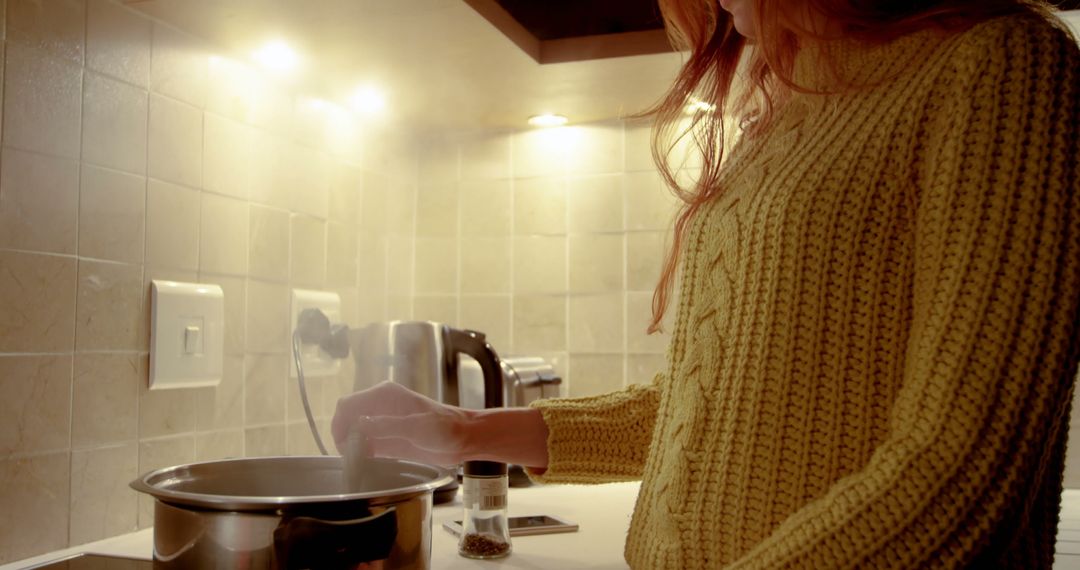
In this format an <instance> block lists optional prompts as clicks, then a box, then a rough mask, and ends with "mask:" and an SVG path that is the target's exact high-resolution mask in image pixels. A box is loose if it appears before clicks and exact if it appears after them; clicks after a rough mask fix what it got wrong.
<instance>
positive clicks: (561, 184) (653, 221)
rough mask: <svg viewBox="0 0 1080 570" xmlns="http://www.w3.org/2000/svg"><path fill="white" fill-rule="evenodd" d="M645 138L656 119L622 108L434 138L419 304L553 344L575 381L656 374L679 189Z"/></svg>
mask: <svg viewBox="0 0 1080 570" xmlns="http://www.w3.org/2000/svg"><path fill="white" fill-rule="evenodd" d="M648 145H649V128H648V127H647V126H642V125H634V124H624V123H623V122H621V121H612V122H606V123H599V124H590V125H582V126H574V127H565V128H559V129H547V130H522V131H517V132H501V133H490V132H488V133H472V134H460V135H444V136H438V137H432V138H430V139H428V140H426V141H425V142H424V148H423V149H422V151H421V158H420V176H419V193H418V196H419V203H418V205H417V225H416V301H415V317H416V318H424V319H431V320H438V321H443V322H448V323H453V324H455V325H457V326H461V327H468V328H473V329H477V330H481V331H484V332H486V333H487V334H488V337H489V338H490V339H491V341H492V344H493V345H494V346H495V348H496V350H497V351H498V352H499V353H500V354H504V355H513V354H520V355H525V354H528V355H541V356H544V357H547V358H549V359H550V360H551V361H553V362H554V364H555V367H556V369H557V370H558V371H559V372H560V373H561V374H562V376H563V379H564V387H565V391H566V393H567V394H569V395H585V394H594V393H598V392H603V391H608V390H613V389H618V388H621V387H623V386H624V385H626V384H627V383H635V382H636V383H640V382H648V381H650V380H651V379H652V377H653V375H654V374H655V373H656V372H657V371H659V370H660V369H661V368H662V367H663V364H664V351H665V350H666V348H667V337H666V335H662V334H661V335H646V334H645V329H646V327H647V325H648V321H649V316H650V314H651V309H650V303H651V299H652V290H653V287H654V286H655V284H656V279H657V277H658V275H659V267H660V264H661V260H662V257H663V254H664V251H665V250H664V248H665V243H666V242H665V240H666V239H667V236H668V234H669V230H670V223H671V219H672V215H673V213H674V211H675V206H676V202H675V199H674V198H673V197H672V196H671V194H670V193H668V192H667V191H666V190H665V189H664V187H663V184H662V182H661V180H660V177H659V175H658V174H657V173H656V170H655V167H654V166H653V163H652V158H651V154H650V151H649V146H648ZM690 166H691V167H692V166H693V164H690Z"/></svg>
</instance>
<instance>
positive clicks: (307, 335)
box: [296, 309, 330, 344]
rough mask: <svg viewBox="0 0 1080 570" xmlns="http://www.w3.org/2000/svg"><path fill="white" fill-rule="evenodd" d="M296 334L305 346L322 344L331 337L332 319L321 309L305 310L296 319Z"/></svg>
mask: <svg viewBox="0 0 1080 570" xmlns="http://www.w3.org/2000/svg"><path fill="white" fill-rule="evenodd" d="M296 333H297V334H298V335H300V342H302V343H304V344H320V343H322V342H323V341H325V340H326V338H327V337H329V336H330V319H329V317H327V316H326V314H325V313H323V312H322V311H320V310H319V309H304V310H303V311H300V316H299V317H297V319H296Z"/></svg>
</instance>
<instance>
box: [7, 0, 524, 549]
mask: <svg viewBox="0 0 1080 570" xmlns="http://www.w3.org/2000/svg"><path fill="white" fill-rule="evenodd" d="M0 15H6V25H4V24H3V23H0V55H2V57H0V64H2V65H0V78H2V81H3V91H2V94H3V104H2V111H3V115H2V119H3V120H2V130H0V138H2V144H0V511H3V513H4V520H5V521H9V522H10V521H20V523H19V524H3V525H0V563H5V562H9V561H12V560H18V559H21V558H24V557H27V556H31V555H35V554H39V553H42V552H46V551H49V550H55V549H58V548H61V547H65V546H68V545H75V544H80V543H84V542H88V541H93V540H97V539H101V538H104V537H108V536H112V535H116V534H120V533H123V532H127V531H131V530H134V529H136V528H138V527H144V526H147V525H148V524H150V523H151V522H152V521H151V518H150V517H151V512H150V507H151V502H150V501H149V500H147V499H146V498H145V497H143V498H139V497H137V496H136V494H135V493H134V492H133V491H131V490H130V489H129V488H128V487H127V484H128V482H129V481H131V480H132V479H134V478H135V477H136V476H137V474H139V473H142V472H145V471H147V470H149V469H152V468H155V467H162V466H167V465H173V464H177V463H181V462H187V461H192V460H196V459H199V460H204V459H214V458H222V457H230V456H244V455H247V456H252V455H264V454H282V453H311V452H315V451H316V450H315V446H314V443H313V441H312V438H311V435H310V433H309V432H308V429H307V426H306V421H305V420H304V417H303V414H302V411H300V410H301V408H300V406H299V404H298V402H299V398H298V397H297V395H296V389H295V386H294V382H295V381H294V380H291V379H290V378H289V372H288V371H289V362H288V335H289V330H288V326H289V325H288V303H289V298H290V297H289V295H290V293H289V292H290V289H291V288H292V287H296V286H300V287H304V288H315V289H323V290H329V291H335V292H337V293H339V294H340V295H341V297H342V308H343V313H344V315H345V317H346V319H347V320H348V321H349V322H353V323H355V322H365V321H368V320H382V319H385V318H388V317H394V316H400V317H408V316H411V312H412V288H413V276H414V267H413V247H414V239H413V235H414V218H415V210H416V196H415V195H416V184H415V181H416V176H417V161H416V158H415V156H416V153H415V151H414V150H413V149H414V148H415V145H414V144H412V143H410V142H409V140H408V138H407V137H405V136H400V135H397V134H395V133H381V134H378V138H379V141H380V142H379V145H378V147H377V148H375V150H374V151H373V150H369V149H367V148H365V144H364V140H365V139H367V138H370V137H372V136H374V135H375V133H374V132H372V131H370V130H369V129H367V128H366V127H364V126H363V125H360V124H356V123H355V122H349V121H348V120H343V119H342V115H341V114H340V113H338V114H337V115H334V116H326V115H325V113H326V111H325V109H324V108H320V107H318V106H316V105H312V104H310V103H309V102H308V101H307V100H306V99H305V98H303V97H302V96H300V95H299V94H296V93H292V92H290V91H288V90H286V89H284V88H283V87H280V86H278V85H277V84H275V83H273V82H272V81H271V80H269V79H267V78H265V77H262V76H261V75H260V74H259V73H258V72H257V71H255V70H254V69H252V68H250V67H248V66H246V65H244V64H241V63H238V62H236V61H233V60H230V59H228V58H226V57H224V56H223V55H221V54H218V53H216V52H215V49H214V48H213V47H212V46H210V45H209V44H207V43H205V42H202V41H200V40H198V39H197V38H193V37H191V36H188V35H186V34H184V33H183V32H181V31H178V30H175V29H172V28H169V27H167V26H164V25H162V24H160V23H156V22H152V21H150V20H148V19H146V18H144V17H142V16H140V15H139V14H137V13H135V12H132V11H129V10H127V9H126V8H124V7H123V6H122V5H121V4H120V3H119V2H114V1H110V0H49V1H47V2H41V1H39V0H7V1H6V6H5V3H4V2H3V1H0ZM346 119H347V117H346ZM495 191H496V189H491V190H490V192H495ZM503 257H505V258H506V261H505V262H506V263H508V259H509V250H508V249H507V252H506V253H505V255H504V256H503ZM415 273H418V274H420V275H422V276H423V277H422V278H423V279H431V272H430V271H420V272H415ZM158 278H161V279H178V280H185V281H201V282H209V283H217V284H219V285H221V287H222V288H223V289H224V291H225V311H226V334H225V354H226V356H225V364H224V378H223V380H222V383H221V385H220V386H219V387H217V388H208V389H197V390H193V389H189V390H174V391H165V392H162V391H155V392H150V391H149V390H147V388H146V386H147V374H148V372H147V370H148V350H149V336H150V332H149V302H148V301H149V300H148V290H149V286H148V285H149V281H150V280H151V279H158ZM484 310H486V309H481V312H483V311H484ZM344 368H345V369H344V370H343V372H342V374H341V377H340V378H327V379H311V380H310V381H309V383H310V384H309V385H310V390H311V398H312V401H313V403H314V407H315V409H316V412H317V414H318V415H319V416H320V419H321V422H322V423H323V424H324V426H325V424H326V423H327V421H328V415H329V414H330V413H332V411H333V404H334V402H335V401H336V399H337V398H338V397H339V396H340V395H341V394H342V393H343V392H344V391H345V390H347V389H348V388H349V387H350V386H351V377H350V375H349V368H350V367H349V366H348V365H346V366H345V367H344Z"/></svg>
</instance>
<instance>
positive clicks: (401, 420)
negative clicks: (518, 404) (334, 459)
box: [330, 381, 548, 469]
mask: <svg viewBox="0 0 1080 570" xmlns="http://www.w3.org/2000/svg"><path fill="white" fill-rule="evenodd" d="M330 427H331V431H332V432H333V434H334V443H335V445H337V448H338V450H339V451H343V450H344V449H345V445H346V439H347V438H348V437H349V433H350V432H351V431H352V430H357V431H358V432H359V434H361V435H363V436H364V437H366V438H367V442H366V443H367V450H368V453H370V454H371V455H373V456H375V457H393V458H397V459H409V460H413V461H420V462H423V463H434V464H437V465H456V464H458V463H461V462H463V461H471V460H484V461H499V462H503V463H516V464H518V465H525V466H527V467H533V468H536V469H543V468H546V467H547V463H548V456H547V437H548V428H547V424H546V423H544V418H543V416H542V415H541V413H540V411H539V410H534V409H530V408H497V409H491V410H465V409H461V408H456V407H454V406H448V405H446V404H443V403H440V402H436V401H435V400H432V399H431V398H427V397H424V396H421V395H420V394H417V393H416V392H413V391H412V390H409V389H408V388H405V387H404V386H401V385H400V384H395V383H393V382H389V381H388V382H383V383H381V384H378V385H377V386H375V387H373V388H369V389H367V390H363V391H361V392H356V393H354V394H350V395H348V396H345V397H344V398H341V399H340V400H338V404H337V411H336V412H334V421H333V423H332V424H331V426H330Z"/></svg>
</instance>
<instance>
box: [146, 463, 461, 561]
mask: <svg viewBox="0 0 1080 570" xmlns="http://www.w3.org/2000/svg"><path fill="white" fill-rule="evenodd" d="M343 469H344V463H343V461H342V459H341V458H340V457H332V456H313V457H256V458H247V459H232V460H225V461H212V462H206V463H193V464H189V465H180V466H176V467H169V468H166V469H159V470H157V471H152V472H150V473H147V474H146V475H143V476H142V477H140V478H139V479H136V480H135V481H132V483H131V486H132V488H134V489H135V490H136V491H140V492H143V493H148V494H150V495H152V496H154V498H156V499H157V500H156V501H155V502H154V566H155V568H253V569H255V568H258V569H262V568H272V569H294V568H297V569H299V568H320V569H322V568H386V569H390V568H394V569H397V568H402V569H426V568H429V567H430V564H431V505H432V491H433V490H434V489H435V488H437V487H439V486H441V485H445V484H446V483H448V482H449V481H450V480H451V479H453V476H452V475H451V473H450V471H448V470H446V469H442V468H439V467H434V466H431V465H423V464H420V463H413V462H409V461H400V460H392V459H377V460H372V463H371V466H370V469H369V470H368V471H367V472H365V473H364V477H363V484H362V486H361V488H360V489H359V490H357V491H355V492H354V491H351V490H347V486H346V481H345V476H344V471H343Z"/></svg>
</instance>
